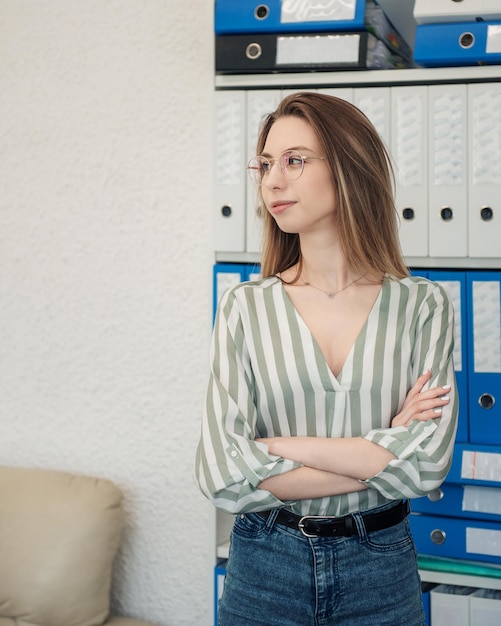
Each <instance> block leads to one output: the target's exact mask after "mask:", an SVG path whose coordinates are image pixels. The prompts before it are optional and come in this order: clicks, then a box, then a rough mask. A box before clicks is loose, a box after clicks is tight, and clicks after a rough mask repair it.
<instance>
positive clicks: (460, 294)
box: [428, 271, 468, 443]
mask: <svg viewBox="0 0 501 626" xmlns="http://www.w3.org/2000/svg"><path fill="white" fill-rule="evenodd" d="M428 277H429V279H430V280H432V281H435V282H437V283H440V284H441V285H442V287H443V288H444V289H445V290H446V292H447V293H448V295H449V297H450V298H451V301H452V304H453V307H454V326H455V327H454V367H455V370H456V384H457V390H458V396H459V416H458V429H457V433H456V441H459V442H462V443H466V442H467V441H468V358H467V353H468V341H467V327H468V325H467V313H466V274H465V273H464V272H454V271H453V272H439V271H430V272H429V274H428Z"/></svg>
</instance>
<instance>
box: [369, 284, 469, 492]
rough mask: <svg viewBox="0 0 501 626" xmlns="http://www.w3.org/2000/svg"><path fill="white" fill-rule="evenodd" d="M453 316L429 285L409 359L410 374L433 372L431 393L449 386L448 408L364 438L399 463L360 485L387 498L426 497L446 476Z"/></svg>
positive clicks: (453, 416)
mask: <svg viewBox="0 0 501 626" xmlns="http://www.w3.org/2000/svg"><path fill="white" fill-rule="evenodd" d="M453 333H454V311H453V308H452V304H451V302H450V300H449V298H448V296H447V294H446V292H445V290H444V289H443V287H441V286H440V285H438V284H436V283H432V284H431V289H430V292H429V293H428V296H427V297H426V298H425V299H424V301H423V304H422V305H421V307H420V310H419V316H418V320H417V324H416V337H415V343H414V349H413V354H412V375H413V379H414V380H416V378H417V376H419V375H420V374H422V373H423V372H425V371H426V370H428V369H429V370H431V373H432V378H431V380H430V382H429V384H428V387H429V388H432V387H437V386H442V385H446V384H450V385H451V389H450V392H449V393H448V395H449V396H450V402H449V404H447V405H445V406H444V407H442V415H441V417H440V418H436V419H432V420H429V421H427V422H422V421H418V420H414V421H413V422H411V423H410V424H409V425H408V426H399V427H396V428H387V429H379V430H372V431H370V432H369V433H368V434H367V435H366V436H365V438H366V439H368V440H369V441H372V442H374V443H377V444H379V445H381V446H383V447H384V448H386V449H388V450H390V451H391V452H392V453H393V454H394V455H395V456H396V457H397V458H396V459H395V460H393V461H391V462H390V463H389V464H388V465H387V466H386V467H385V468H384V469H383V470H382V471H381V472H380V473H378V474H377V475H376V476H373V477H371V478H369V479H367V480H365V481H363V482H364V483H365V484H366V485H367V487H369V488H370V489H376V490H377V491H379V492H380V493H381V494H382V495H384V496H385V497H387V498H391V499H400V498H415V497H420V496H424V495H426V494H428V493H430V491H432V490H433V489H436V488H437V487H438V486H440V484H441V483H442V482H443V481H444V479H445V477H446V476H447V473H448V471H449V468H450V465H451V461H452V452H453V448H454V440H455V434H456V428H457V416H458V397H457V389H456V377H455V372H454V364H453V347H454V337H453Z"/></svg>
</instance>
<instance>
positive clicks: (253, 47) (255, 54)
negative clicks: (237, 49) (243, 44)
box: [245, 43, 263, 61]
mask: <svg viewBox="0 0 501 626" xmlns="http://www.w3.org/2000/svg"><path fill="white" fill-rule="evenodd" d="M262 54H263V49H262V48H261V46H260V45H259V44H258V43H250V44H249V45H248V46H247V48H245V56H246V57H247V58H248V59H250V60H251V61H255V60H256V59H259V57H260V56H261V55H262Z"/></svg>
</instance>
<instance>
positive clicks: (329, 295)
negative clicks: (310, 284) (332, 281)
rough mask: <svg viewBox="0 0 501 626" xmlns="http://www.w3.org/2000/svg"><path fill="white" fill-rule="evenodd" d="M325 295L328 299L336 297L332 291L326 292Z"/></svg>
mask: <svg viewBox="0 0 501 626" xmlns="http://www.w3.org/2000/svg"><path fill="white" fill-rule="evenodd" d="M325 293H326V294H327V297H328V298H333V297H334V296H335V295H336V294H335V293H334V292H333V291H326V292H325Z"/></svg>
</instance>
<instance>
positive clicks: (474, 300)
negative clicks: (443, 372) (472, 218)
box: [467, 271, 501, 445]
mask: <svg viewBox="0 0 501 626" xmlns="http://www.w3.org/2000/svg"><path fill="white" fill-rule="evenodd" d="M467 292H468V299H467V304H468V320H469V321H468V326H469V333H468V357H469V359H468V360H469V367H468V388H469V390H468V393H469V435H470V436H469V440H470V442H471V443H474V444H488V445H496V444H501V272H498V271H485V272H468V273H467Z"/></svg>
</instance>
